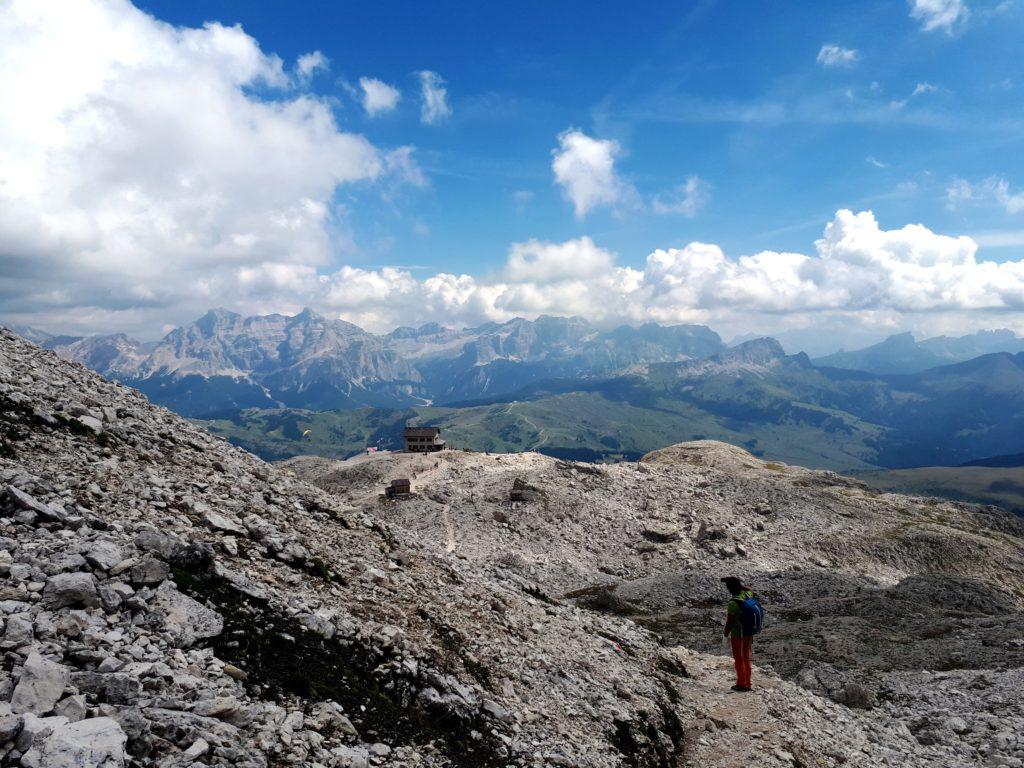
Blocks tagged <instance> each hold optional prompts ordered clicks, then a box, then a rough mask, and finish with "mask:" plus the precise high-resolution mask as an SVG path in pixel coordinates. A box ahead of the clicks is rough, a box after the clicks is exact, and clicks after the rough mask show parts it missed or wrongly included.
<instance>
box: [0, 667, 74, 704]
mask: <svg viewBox="0 0 1024 768" xmlns="http://www.w3.org/2000/svg"><path fill="white" fill-rule="evenodd" d="M68 680H69V671H68V669H67V667H65V666H64V665H62V664H58V663H56V662H54V661H50V660H49V659H44V658H43V657H42V656H40V655H39V654H38V653H32V654H31V655H29V657H28V659H26V661H25V666H24V667H22V669H21V679H20V680H18V684H17V685H16V686H15V687H14V695H13V697H12V698H11V710H12V711H13V712H14V713H15V714H22V713H25V712H31V713H33V714H36V715H44V714H46V713H47V712H50V711H51V710H52V709H53V706H54V705H55V704H56V703H57V701H58V700H59V699H60V697H61V696H62V695H63V693H64V687H65V686H66V685H67V684H68Z"/></svg>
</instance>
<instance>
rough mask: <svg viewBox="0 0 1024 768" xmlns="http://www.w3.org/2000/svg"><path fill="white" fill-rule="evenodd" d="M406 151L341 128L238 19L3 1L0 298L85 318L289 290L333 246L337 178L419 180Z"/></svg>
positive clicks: (98, 3) (4, 303)
mask: <svg viewBox="0 0 1024 768" xmlns="http://www.w3.org/2000/svg"><path fill="white" fill-rule="evenodd" d="M303 61H305V63H303ZM318 61H319V62H320V63H318ZM320 66H323V63H322V60H318V59H316V58H315V56H314V58H313V59H307V58H305V57H304V58H303V59H302V60H300V64H299V70H298V71H299V73H300V74H301V73H302V72H303V71H306V72H307V73H312V72H313V71H315V70H316V69H318V68H319V67H320ZM268 91H269V92H270V93H269V97H268V98H266V99H262V98H260V97H259V96H257V95H254V94H257V93H267V92H268ZM410 153H411V149H410V148H400V149H398V150H394V151H392V152H383V151H381V150H379V149H378V148H376V147H374V146H373V145H372V144H371V143H370V142H369V141H367V140H366V139H365V138H363V137H362V136H359V135H355V134H352V133H346V132H344V131H343V130H341V129H340V128H339V126H338V124H337V123H336V121H335V118H334V116H333V114H332V111H331V109H330V107H329V105H328V103H327V102H326V101H323V100H321V99H318V98H315V97H313V96H311V95H309V94H296V93H295V92H294V91H293V90H290V80H289V77H288V76H287V75H286V74H285V72H284V68H283V65H282V62H281V60H280V59H279V58H278V57H276V56H274V55H272V54H269V53H265V52H264V51H262V50H261V49H260V46H259V44H258V43H257V41H256V40H254V39H253V38H252V37H250V36H249V35H248V34H246V33H245V32H244V31H243V30H242V28H241V27H238V26H232V27H227V26H223V25H220V24H217V23H207V24H205V25H204V26H203V27H202V28H188V27H175V26H172V25H169V24H166V23H163V22H160V21H158V20H156V19H154V18H153V17H152V16H149V15H147V14H145V13H143V12H142V11H140V10H138V9H137V8H135V7H134V6H132V5H131V4H130V3H129V2H127V1H126V0H65V2H60V3H49V2H47V3H39V2H35V0H9V2H6V3H3V4H2V5H0V243H2V244H3V245H2V247H0V309H2V310H3V311H4V313H5V314H6V315H8V316H10V315H12V314H17V313H24V312H35V313H37V314H38V315H42V316H43V317H50V318H52V319H53V320H54V322H60V321H61V320H62V319H64V320H67V321H68V322H76V323H79V324H81V325H89V324H92V323H98V322H101V321H100V320H99V319H97V318H107V319H108V320H110V318H111V316H110V314H109V313H115V315H116V313H118V312H120V313H124V314H125V317H129V315H130V317H129V320H138V317H139V313H141V312H143V311H144V310H145V308H147V307H148V308H149V310H146V311H150V312H151V315H152V316H155V315H157V314H159V313H163V314H164V315H165V316H164V317H163V319H162V321H161V322H166V321H167V320H168V318H167V317H166V314H167V312H168V310H167V308H169V307H174V308H175V311H179V312H180V311H183V310H181V309H180V308H181V307H182V306H183V304H184V305H189V306H192V305H194V306H195V307H196V308H199V307H200V306H202V305H203V304H206V303H208V302H210V301H211V297H218V296H219V295H220V294H218V293H217V291H218V290H227V288H226V287H225V286H230V285H235V284H236V283H237V282H238V281H242V283H244V284H245V286H247V290H250V289H253V286H262V287H263V288H262V289H263V290H265V289H267V287H268V286H270V287H273V286H274V285H277V286H279V287H280V288H281V289H282V290H285V289H287V288H288V287H289V286H294V285H296V284H297V282H296V281H299V280H303V279H306V278H307V277H308V276H309V274H310V270H313V271H314V272H315V270H316V269H318V268H321V267H323V266H324V265H325V264H327V263H329V261H330V260H331V259H332V258H333V255H332V254H333V247H332V237H333V234H332V232H333V229H334V228H333V227H332V219H333V217H334V213H333V202H332V199H333V197H334V193H335V190H336V188H337V187H338V186H339V185H345V184H351V183H355V182H371V181H374V180H377V179H384V178H389V179H390V178H391V177H396V178H401V179H404V180H406V181H409V182H412V183H414V184H415V183H419V182H420V181H422V175H421V174H420V175H419V176H417V174H418V173H419V172H418V170H417V169H416V166H415V163H414V162H413V160H412V157H411V154H410ZM296 265H298V266H296ZM189 302H191V303H192V304H191V305H190V304H189ZM132 313H134V314H132ZM174 319H177V318H174ZM116 324H117V323H116V321H114V320H111V325H116Z"/></svg>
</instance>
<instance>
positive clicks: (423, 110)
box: [416, 70, 452, 125]
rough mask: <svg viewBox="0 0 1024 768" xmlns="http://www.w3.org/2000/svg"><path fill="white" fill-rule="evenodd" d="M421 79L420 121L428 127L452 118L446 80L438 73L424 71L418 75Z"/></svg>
mask: <svg viewBox="0 0 1024 768" xmlns="http://www.w3.org/2000/svg"><path fill="white" fill-rule="evenodd" d="M416 74H417V75H418V77H419V79H420V97H421V99H422V101H421V103H420V121H421V122H423V123H424V124H426V125H437V124H438V123H441V122H444V121H445V120H446V119H447V118H449V117H451V114H452V108H451V107H450V106H448V89H447V88H445V87H444V86H445V82H444V78H443V77H441V76H440V75H439V74H437V72H431V71H430V70H423V71H422V72H417V73H416Z"/></svg>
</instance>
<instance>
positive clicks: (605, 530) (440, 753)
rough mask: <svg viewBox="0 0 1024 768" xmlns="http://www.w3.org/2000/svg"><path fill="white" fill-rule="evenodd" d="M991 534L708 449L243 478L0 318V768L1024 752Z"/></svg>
mask: <svg viewBox="0 0 1024 768" xmlns="http://www.w3.org/2000/svg"><path fill="white" fill-rule="evenodd" d="M397 477H408V478H410V479H411V481H412V489H413V495H412V496H411V497H410V498H408V499H401V500H385V499H384V498H383V496H382V493H381V492H382V489H383V485H384V484H385V483H386V482H388V481H389V480H391V479H394V478H397ZM1022 542H1024V522H1022V521H1021V520H1020V519H1018V518H1014V517H1012V516H1010V515H1008V514H1006V513H1003V512H1001V511H999V510H997V509H995V508H991V507H979V506H971V505H965V504H959V503H953V502H947V501H938V500H934V499H925V498H914V497H906V496H899V495H892V494H879V493H876V492H874V491H871V490H869V489H867V488H866V487H865V486H863V485H862V484H860V483H858V482H856V481H854V480H850V479H848V478H844V477H842V476H840V475H836V474H834V473H831V472H823V471H812V470H806V469H802V468H799V467H795V466H789V465H785V464H780V463H776V462H765V461H762V460H760V459H757V458H755V457H753V456H751V455H750V454H748V453H746V452H744V451H742V450H740V449H738V448H735V447H732V446H729V445H726V444H723V443H716V442H696V443H686V444H680V445H676V446H673V447H671V448H667V449H664V450H662V451H657V452H655V453H652V454H648V455H647V456H645V457H644V458H643V459H642V460H641V461H639V462H631V463H621V464H617V465H608V466H604V465H588V464H578V463H572V462H562V461H558V460H556V459H553V458H550V457H547V456H542V455H539V454H534V453H524V454H516V455H498V454H495V455H487V454H481V453H470V452H461V451H446V452H443V453H440V454H433V455H425V456H416V455H409V454H378V455H375V456H366V457H359V458H356V459H351V460H348V461H344V462H340V461H330V460H326V459H321V458H313V457H300V458H295V459H291V460H289V461H287V462H283V463H281V464H277V465H269V464H266V463H264V462H263V461H261V460H259V459H258V458H256V457H254V456H252V455H250V454H248V453H246V452H244V451H242V450H241V449H238V448H236V447H233V446H232V445H230V444H228V443H226V442H224V441H223V440H221V439H219V438H217V437H215V436H213V435H211V434H209V433H207V432H205V431H204V430H202V429H200V428H198V427H196V426H194V425H192V424H190V423H189V422H187V421H185V420H184V419H182V418H180V417H178V416H176V415H174V414H172V413H171V412H169V411H167V410H164V409H162V408H158V407H155V406H153V405H151V404H150V403H149V402H148V401H147V400H146V398H145V397H144V396H143V395H142V394H140V393H139V392H137V391H135V390H133V389H130V388H128V387H126V386H124V385H122V384H118V383H115V382H111V381H108V380H106V379H103V378H102V377H100V376H98V375H96V374H94V373H92V372H90V371H88V370H86V369H85V368H84V367H82V366H81V365H80V364H78V363H74V362H70V361H67V360H63V359H61V358H59V357H58V356H57V355H56V354H54V353H53V352H50V351H46V350H42V349H40V348H39V347H37V346H35V345H34V344H32V343H30V342H28V341H25V340H23V339H21V338H19V337H17V336H15V335H14V334H13V333H11V332H8V331H6V330H3V331H0V660H2V663H0V765H2V766H25V768H71V766H76V767H79V766H80V767H83V768H101V767H102V768H119V767H122V766H150V765H152V766H192V767H194V768H200V767H202V766H214V765H235V766H247V767H248V766H251V767H253V768H257V767H262V766H312V767H320V766H323V767H328V766H331V767H333V766H370V765H394V766H417V765H419V766H546V765H564V766H594V767H595V768H596V767H597V766H712V767H715V766H722V767H723V768H724V767H725V766H751V765H756V766H802V767H806V768H809V767H810V766H920V765H931V766H950V767H952V766H971V765H986V766H987V765H992V766H1022V765H1024V736H1022V735H1021V734H1022V733H1024V701H1022V697H1021V696H1020V690H1021V685H1022V682H1024V673H1022V666H1024V641H1022V638H1021V631H1020V627H1021V626H1022V621H1021V619H1022V616H1021V611H1022V606H1024V550H1022ZM725 574H737V575H740V576H741V577H743V578H744V579H745V580H746V581H747V582H748V583H749V584H750V585H751V586H752V587H753V588H754V589H755V590H757V591H758V592H759V593H760V594H761V595H762V597H763V598H764V601H765V605H766V607H767V610H768V616H769V624H768V626H767V628H766V630H765V632H764V634H763V635H762V636H761V637H759V638H758V640H757V641H756V646H755V649H756V650H755V665H756V666H755V673H754V685H755V691H754V692H753V693H750V694H735V693H732V692H730V691H729V686H730V684H731V682H732V679H731V660H730V659H729V658H728V657H727V655H726V653H725V650H724V648H723V646H722V645H721V642H720V640H721V630H720V626H721V618H722V616H721V614H722V612H723V603H724V601H723V594H722V590H721V585H720V583H719V578H720V577H721V576H723V575H725Z"/></svg>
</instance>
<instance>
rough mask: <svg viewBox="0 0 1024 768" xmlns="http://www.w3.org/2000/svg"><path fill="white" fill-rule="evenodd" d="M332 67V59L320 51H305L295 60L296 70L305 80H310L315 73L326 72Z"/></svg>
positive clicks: (300, 77) (301, 78)
mask: <svg viewBox="0 0 1024 768" xmlns="http://www.w3.org/2000/svg"><path fill="white" fill-rule="evenodd" d="M330 67H331V63H330V60H329V59H328V58H327V57H326V56H324V55H323V53H321V52H320V51H311V52H310V53H304V54H302V55H301V56H299V58H298V60H297V61H296V62H295V71H296V72H297V73H298V75H299V79H300V80H302V81H303V82H309V80H311V79H312V77H313V75H314V74H316V73H317V72H326V71H327V70H328V69H330Z"/></svg>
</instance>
